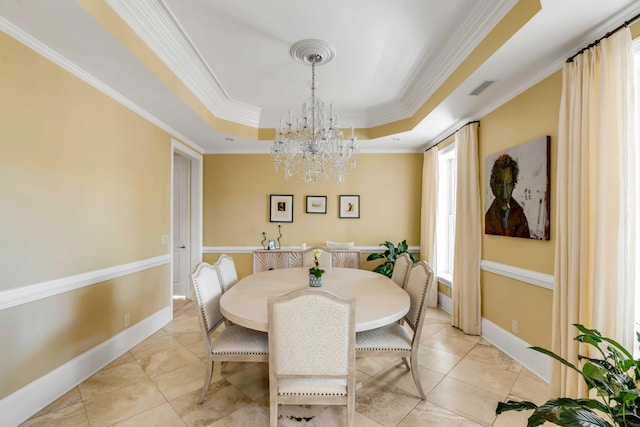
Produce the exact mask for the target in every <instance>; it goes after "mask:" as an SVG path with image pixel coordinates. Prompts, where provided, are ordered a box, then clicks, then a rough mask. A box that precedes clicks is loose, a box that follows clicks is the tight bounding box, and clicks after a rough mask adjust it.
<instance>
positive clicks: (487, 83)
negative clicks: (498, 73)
mask: <svg viewBox="0 0 640 427" xmlns="http://www.w3.org/2000/svg"><path fill="white" fill-rule="evenodd" d="M494 83H495V81H494V80H487V81H485V82H482V84H481V85H480V86H478V87H477V88H475V89H474V90H473V92H471V93H470V94H469V95H476V96H477V95H480V94H481V93H482V92H484V90H485V89H486V88H488V87H489V86H491V85H492V84H494Z"/></svg>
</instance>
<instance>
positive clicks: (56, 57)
mask: <svg viewBox="0 0 640 427" xmlns="http://www.w3.org/2000/svg"><path fill="white" fill-rule="evenodd" d="M0 31H3V32H4V33H6V34H8V35H9V36H11V37H13V38H14V39H16V40H17V41H19V42H20V43H22V44H24V45H25V46H27V47H28V48H30V49H32V50H34V51H35V52H37V53H39V54H40V55H42V56H43V57H45V58H47V59H48V60H49V61H51V62H53V63H54V64H56V65H58V66H59V67H61V68H62V69H64V70H65V71H67V72H69V73H71V74H72V75H74V76H75V77H77V78H79V79H80V80H82V81H83V82H85V83H87V84H88V85H90V86H92V87H94V88H96V89H97V90H99V91H100V92H102V93H104V94H105V95H107V96H108V97H109V98H111V99H113V100H114V101H116V102H118V103H120V104H121V105H123V106H125V107H126V108H128V109H129V110H131V111H133V112H134V113H136V114H138V115H139V116H140V117H142V118H143V119H145V120H148V121H149V122H150V123H152V124H154V125H156V126H158V127H159V128H160V129H162V130H164V131H165V132H167V133H169V134H171V135H172V136H174V137H175V138H177V139H179V140H181V141H183V142H184V143H186V144H189V145H190V146H191V147H193V148H194V149H196V150H199V151H200V152H204V150H203V149H202V147H200V146H199V145H198V144H196V143H195V142H193V141H192V140H190V139H189V138H187V137H186V136H184V135H183V134H182V133H180V132H178V131H177V130H175V129H173V128H172V127H171V126H169V125H168V124H166V123H165V122H163V121H162V120H160V119H158V118H157V117H155V116H154V115H152V114H151V113H149V112H148V111H147V110H145V109H144V108H142V107H140V106H139V105H138V104H136V103H135V102H133V101H131V100H130V99H129V98H127V97H125V96H124V95H122V94H121V93H120V92H118V91H117V90H115V89H113V88H112V87H110V86H108V85H106V84H105V83H103V82H102V81H101V80H99V79H97V78H95V77H94V76H93V75H91V74H89V73H88V72H86V71H85V70H83V69H82V68H80V67H78V66H77V65H76V64H75V63H73V62H71V61H69V60H68V59H67V58H65V57H64V56H62V55H60V54H59V53H58V52H56V51H55V50H53V49H51V48H50V47H49V46H47V45H45V44H44V43H42V42H41V41H39V40H37V39H36V38H34V37H32V36H31V35H29V34H27V33H26V32H24V31H23V30H22V29H20V28H19V27H17V26H15V25H14V24H13V23H11V22H9V21H7V20H6V19H5V18H3V17H0Z"/></svg>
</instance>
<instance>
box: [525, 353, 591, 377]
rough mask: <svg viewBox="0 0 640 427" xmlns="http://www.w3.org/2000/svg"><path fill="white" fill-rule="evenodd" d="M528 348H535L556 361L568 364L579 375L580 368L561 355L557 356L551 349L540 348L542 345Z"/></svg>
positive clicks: (580, 372)
mask: <svg viewBox="0 0 640 427" xmlns="http://www.w3.org/2000/svg"><path fill="white" fill-rule="evenodd" d="M529 348H530V349H532V350H535V351H537V352H539V353H542V354H546V355H547V356H549V357H552V358H554V359H556V360H557V361H558V362H560V363H562V364H563V365H565V366H568V367H569V368H571V369H573V370H574V371H576V372H578V373H579V374H580V375H582V371H581V370H580V369H578V368H577V367H576V366H575V365H574V364H573V363H571V362H569V361H567V360H565V359H563V358H562V357H560V356H558V355H557V354H555V353H554V352H552V351H551V350H547V349H546V348H542V347H538V346H533V347H529Z"/></svg>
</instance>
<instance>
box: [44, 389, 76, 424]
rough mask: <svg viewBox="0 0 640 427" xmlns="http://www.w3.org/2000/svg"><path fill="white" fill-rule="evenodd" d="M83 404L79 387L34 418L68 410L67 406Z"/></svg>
mask: <svg viewBox="0 0 640 427" xmlns="http://www.w3.org/2000/svg"><path fill="white" fill-rule="evenodd" d="M81 402H82V396H80V391H79V390H78V387H74V388H72V389H71V390H69V391H68V392H66V393H65V394H64V395H62V397H60V398H58V399H56V400H55V401H54V402H52V403H51V404H50V405H49V406H47V407H45V408H44V409H42V410H41V411H40V412H38V413H37V414H35V415H34V416H33V417H34V418H35V417H39V416H41V415H44V414H47V413H49V412H53V411H57V410H58V409H62V408H66V407H67V406H71V405H75V404H76V403H81Z"/></svg>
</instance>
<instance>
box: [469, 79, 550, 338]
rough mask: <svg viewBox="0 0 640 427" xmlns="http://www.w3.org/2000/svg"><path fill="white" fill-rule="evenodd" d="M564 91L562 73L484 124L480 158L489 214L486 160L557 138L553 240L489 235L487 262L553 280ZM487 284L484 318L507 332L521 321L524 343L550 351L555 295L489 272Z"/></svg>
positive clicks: (484, 240)
mask: <svg viewBox="0 0 640 427" xmlns="http://www.w3.org/2000/svg"><path fill="white" fill-rule="evenodd" d="M561 88H562V73H561V72H560V71H558V72H556V73H554V74H553V75H551V76H550V77H548V78H546V79H545V80H543V81H542V82H540V83H538V84H537V85H535V86H533V87H532V88H530V89H529V90H527V91H525V92H523V93H522V94H520V95H519V96H517V97H516V98H514V99H512V100H511V101H509V102H508V103H506V104H505V105H503V106H502V107H500V108H498V109H496V110H495V111H493V112H492V113H490V114H488V115H487V116H485V117H483V118H482V119H481V120H480V128H479V142H480V149H479V153H478V155H479V162H480V177H481V180H480V192H481V194H482V197H483V200H482V206H483V211H484V206H485V205H484V190H485V189H484V179H483V178H482V177H484V174H485V166H484V158H485V157H486V156H488V155H490V154H493V153H495V152H498V151H502V150H505V149H507V148H511V147H513V146H516V145H519V144H522V143H525V142H528V141H531V140H533V139H536V138H539V137H541V136H545V135H549V136H551V240H548V241H538V240H530V239H520V238H513V237H503V236H494V235H487V234H483V238H482V259H484V260H490V261H495V262H498V263H501V264H506V265H510V266H514V267H519V268H523V269H527V270H533V271H536V272H539V273H544V274H551V275H553V266H554V253H555V251H554V245H555V237H556V228H555V217H554V212H555V204H556V203H555V202H556V201H555V176H556V173H555V172H556V157H557V156H556V153H557V147H558V141H557V135H558V114H559V107H560V92H561ZM483 221H484V215H483ZM483 229H484V222H483ZM481 282H482V301H483V302H482V316H483V317H485V318H487V319H488V320H490V321H491V322H493V323H495V324H496V325H498V326H500V327H501V328H503V329H504V330H506V331H511V321H512V320H516V321H517V322H518V333H517V335H518V336H519V337H520V338H522V339H523V340H524V341H526V342H528V343H530V344H533V345H540V346H544V347H548V346H550V343H551V298H552V291H551V290H548V289H544V288H540V287H538V286H534V285H530V284H527V283H523V282H520V281H517V280H513V279H509V278H506V277H503V276H500V275H496V274H494V273H489V272H485V271H483V272H482V275H481Z"/></svg>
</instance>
